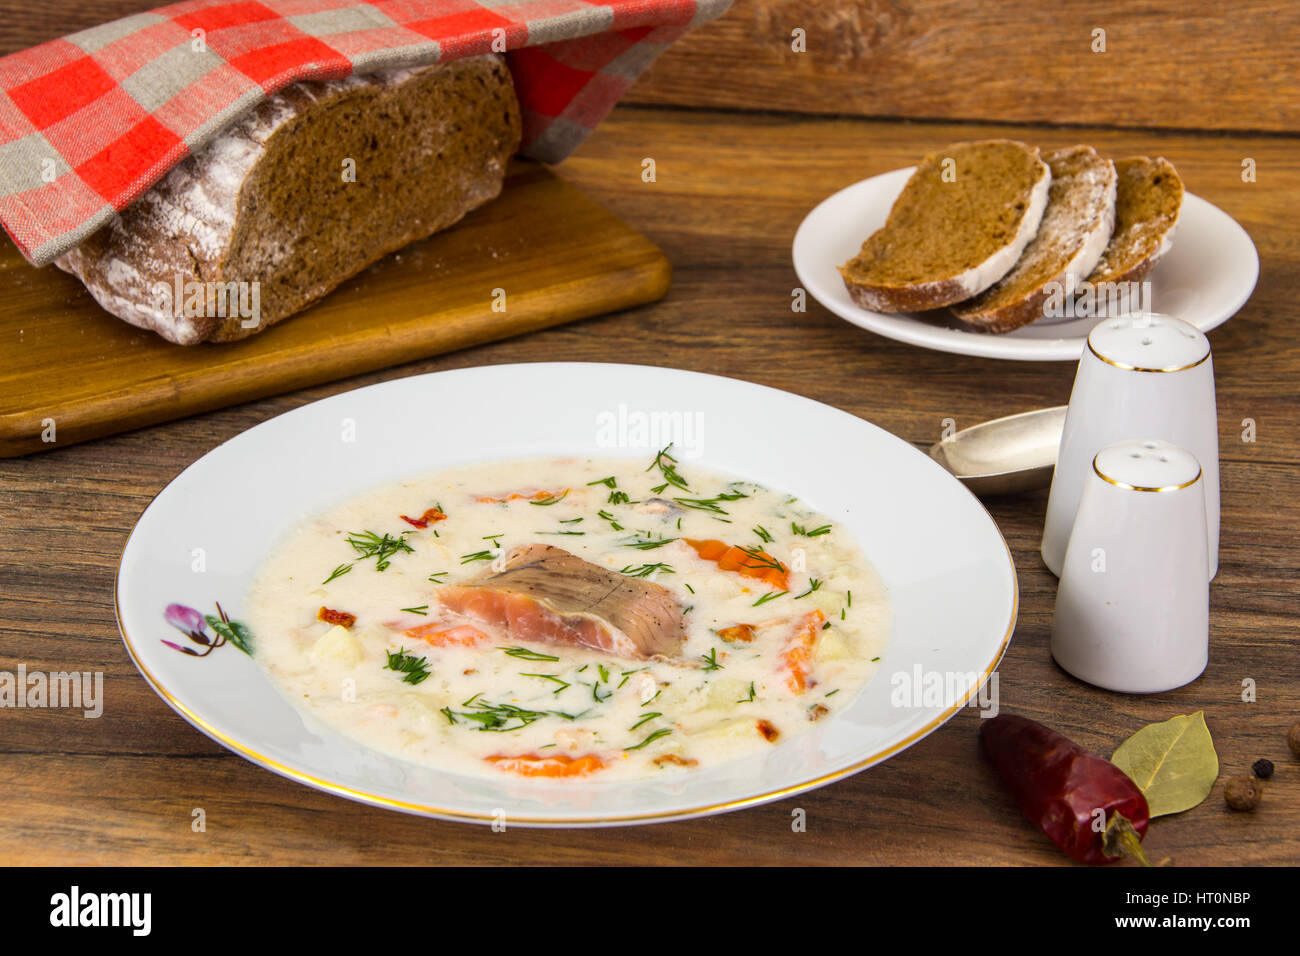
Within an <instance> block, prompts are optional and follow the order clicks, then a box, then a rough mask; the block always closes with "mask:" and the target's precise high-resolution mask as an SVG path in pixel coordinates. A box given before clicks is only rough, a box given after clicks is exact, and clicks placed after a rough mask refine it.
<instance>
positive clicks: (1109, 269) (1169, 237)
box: [1088, 156, 1183, 286]
mask: <svg viewBox="0 0 1300 956" xmlns="http://www.w3.org/2000/svg"><path fill="white" fill-rule="evenodd" d="M1115 172H1116V173H1117V174H1118V177H1119V192H1118V195H1117V197H1116V200H1115V231H1114V233H1113V234H1112V235H1111V238H1110V243H1109V244H1108V245H1107V246H1106V249H1105V251H1104V252H1102V254H1101V259H1100V260H1098V262H1097V266H1096V268H1094V269H1093V271H1092V274H1091V275H1089V276H1088V282H1090V283H1091V284H1092V285H1093V286H1096V285H1098V284H1100V283H1121V282H1140V281H1142V279H1144V278H1146V276H1147V273H1149V272H1150V271H1151V270H1152V269H1153V268H1154V267H1155V264H1156V262H1157V261H1158V260H1159V259H1160V257H1161V256H1163V255H1164V254H1165V253H1166V252H1168V251H1169V248H1170V246H1171V245H1172V244H1173V236H1174V228H1175V227H1176V226H1177V225H1178V213H1179V210H1180V209H1181V208H1182V205H1183V181H1182V179H1181V178H1179V176H1178V170H1176V169H1174V165H1173V163H1171V162H1169V160H1167V159H1165V158H1164V157H1163V156H1157V157H1155V158H1152V157H1150V156H1130V157H1129V158H1127V159H1117V160H1115Z"/></svg>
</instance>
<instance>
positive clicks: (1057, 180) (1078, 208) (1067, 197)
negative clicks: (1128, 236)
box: [952, 146, 1116, 332]
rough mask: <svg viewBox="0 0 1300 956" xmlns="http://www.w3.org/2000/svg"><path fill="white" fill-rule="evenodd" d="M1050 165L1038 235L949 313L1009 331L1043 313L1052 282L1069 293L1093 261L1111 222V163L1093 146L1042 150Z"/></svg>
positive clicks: (1107, 236) (1113, 177)
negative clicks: (1004, 271) (991, 281)
mask: <svg viewBox="0 0 1300 956" xmlns="http://www.w3.org/2000/svg"><path fill="white" fill-rule="evenodd" d="M1043 159H1044V160H1046V162H1047V165H1048V166H1049V167H1050V168H1051V170H1052V187H1051V190H1050V192H1049V193H1048V199H1047V210H1046V211H1045V212H1044V213H1043V221H1042V223H1041V224H1040V225H1039V227H1038V234H1037V235H1036V236H1034V239H1033V241H1032V242H1030V243H1029V245H1028V246H1026V247H1025V251H1024V252H1023V253H1022V254H1021V256H1020V260H1019V261H1018V262H1017V263H1016V264H1015V266H1013V267H1012V269H1011V271H1010V272H1008V273H1007V274H1006V275H1005V276H1003V277H1002V278H1001V279H999V280H998V282H997V283H996V284H994V285H993V286H992V287H991V288H989V289H988V290H986V291H985V292H983V293H981V294H980V295H978V296H976V297H975V298H973V299H971V300H969V301H967V302H962V303H960V304H958V305H955V306H953V309H952V311H953V314H954V315H956V316H957V318H959V319H961V320H962V321H963V322H965V323H966V324H968V325H971V326H973V327H975V328H978V329H981V330H983V331H986V332H1010V331H1011V330H1012V329H1018V328H1020V327H1021V326H1022V325H1028V324H1029V323H1030V322H1033V321H1034V320H1035V319H1039V318H1042V315H1043V303H1044V301H1045V300H1046V299H1047V298H1048V296H1049V294H1050V293H1051V291H1052V289H1053V286H1059V287H1060V288H1059V289H1058V290H1057V293H1058V294H1059V295H1071V294H1072V293H1073V292H1074V289H1075V287H1076V286H1077V284H1078V283H1079V281H1080V280H1082V279H1084V278H1086V277H1087V276H1088V275H1089V274H1090V273H1091V272H1092V270H1093V268H1094V267H1095V266H1096V265H1097V262H1098V260H1099V259H1100V258H1101V255H1102V252H1103V250H1105V248H1106V246H1107V243H1108V242H1109V241H1110V237H1111V231H1112V230H1113V228H1114V226H1115V194H1116V175H1115V164H1114V163H1112V162H1111V161H1110V160H1109V159H1104V158H1103V157H1101V156H1098V155H1097V151H1096V150H1095V149H1093V148H1092V147H1091V146H1067V147H1064V148H1062V149H1057V150H1053V151H1051V152H1049V153H1045V154H1044V155H1043Z"/></svg>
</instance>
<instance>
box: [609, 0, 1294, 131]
mask: <svg viewBox="0 0 1300 956" xmlns="http://www.w3.org/2000/svg"><path fill="white" fill-rule="evenodd" d="M796 29H799V30H803V31H804V34H805V40H806V52H802V53H799V52H795V51H794V50H793V49H792V44H793V40H792V31H794V30H796ZM1097 30H1104V31H1105V34H1104V39H1105V52H1104V53H1101V52H1093V45H1094V43H1095V42H1096V39H1097V38H1096V37H1095V36H1094V31H1097ZM1297 48H1300V5H1298V4H1296V3H1294V2H1293V0H1259V2H1254V3H1251V4H1248V5H1246V6H1244V7H1243V6H1238V5H1231V4H1222V3H1215V2H1212V0H1189V2H1178V0H1154V2H1148V3H1129V4H1105V5H1098V4H1096V3H1094V2H1092V0H1060V2H1056V3H1022V2H1019V0H983V2H980V3H970V2H968V0H908V2H904V3H898V2H893V0H735V3H734V5H733V7H732V8H731V10H730V11H728V13H727V14H726V15H724V16H723V17H721V18H719V19H718V20H716V21H714V22H713V23H711V24H708V25H707V26H705V27H703V28H702V29H699V30H696V31H694V32H693V33H691V34H689V35H688V36H686V37H685V38H684V39H683V40H681V41H680V42H679V43H677V44H676V45H675V46H673V47H672V49H670V50H669V51H668V52H666V53H665V54H664V55H663V56H662V57H661V58H660V59H659V61H658V62H657V63H656V64H655V66H654V67H653V68H652V69H651V70H650V71H649V72H648V73H647V75H646V76H644V77H643V78H642V79H641V80H640V81H639V82H638V83H637V84H636V85H635V86H634V87H633V88H632V90H631V91H630V93H629V95H628V97H627V102H634V103H654V104H660V105H664V104H673V105H679V106H696V107H713V108H731V109H737V110H790V111H795V112H806V113H832V114H843V115H860V116H877V117H916V118H929V119H947V120H961V121H995V122H1019V123H1039V122H1042V123H1069V124H1079V125H1089V126H1093V125H1109V126H1122V127H1156V128H1198V129H1235V130H1273V131H1290V132H1296V131H1300V77H1297V74H1296V71H1295V68H1294V60H1295V51H1296V49H1297Z"/></svg>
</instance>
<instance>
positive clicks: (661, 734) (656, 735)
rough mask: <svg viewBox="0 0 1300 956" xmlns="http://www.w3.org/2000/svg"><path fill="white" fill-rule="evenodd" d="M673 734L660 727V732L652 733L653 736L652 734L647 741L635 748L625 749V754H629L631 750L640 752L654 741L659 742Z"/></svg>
mask: <svg viewBox="0 0 1300 956" xmlns="http://www.w3.org/2000/svg"><path fill="white" fill-rule="evenodd" d="M671 733H672V731H671V730H669V729H668V728H667V727H660V728H659V729H658V730H656V731H655V732H654V733H652V734H651V735H650V736H649V737H647V738H646V739H645V740H643V741H641V742H640V743H639V744H636V745H635V746H632V747H624V748H623V750H624V752H627V751H629V750H640V749H641V748H642V747H644V746H645V745H646V744H648V743H652V742H653V741H656V740H658V739H659V738H660V737H666V736H667V735H668V734H671Z"/></svg>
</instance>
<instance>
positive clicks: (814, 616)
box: [781, 610, 826, 694]
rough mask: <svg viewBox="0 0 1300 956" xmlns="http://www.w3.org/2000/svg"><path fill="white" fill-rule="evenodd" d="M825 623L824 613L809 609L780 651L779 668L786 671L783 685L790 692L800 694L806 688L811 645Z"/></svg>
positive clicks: (809, 667) (810, 663)
mask: <svg viewBox="0 0 1300 956" xmlns="http://www.w3.org/2000/svg"><path fill="white" fill-rule="evenodd" d="M825 623H826V615H825V614H823V613H822V612H821V611H819V610H814V611H809V612H808V613H807V614H805V615H804V617H803V619H802V620H801V621H800V622H799V623H798V624H796V625H795V628H794V632H793V633H792V634H791V635H790V639H789V640H788V641H786V644H785V648H784V650H782V651H781V669H782V670H784V671H785V672H786V678H785V685H786V686H787V687H789V688H790V690H791V692H792V693H795V694H802V693H803V692H804V691H805V690H807V689H808V675H809V674H811V673H812V656H813V645H814V644H816V643H817V636H818V635H819V634H820V633H821V631H822V625H823V624H825Z"/></svg>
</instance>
